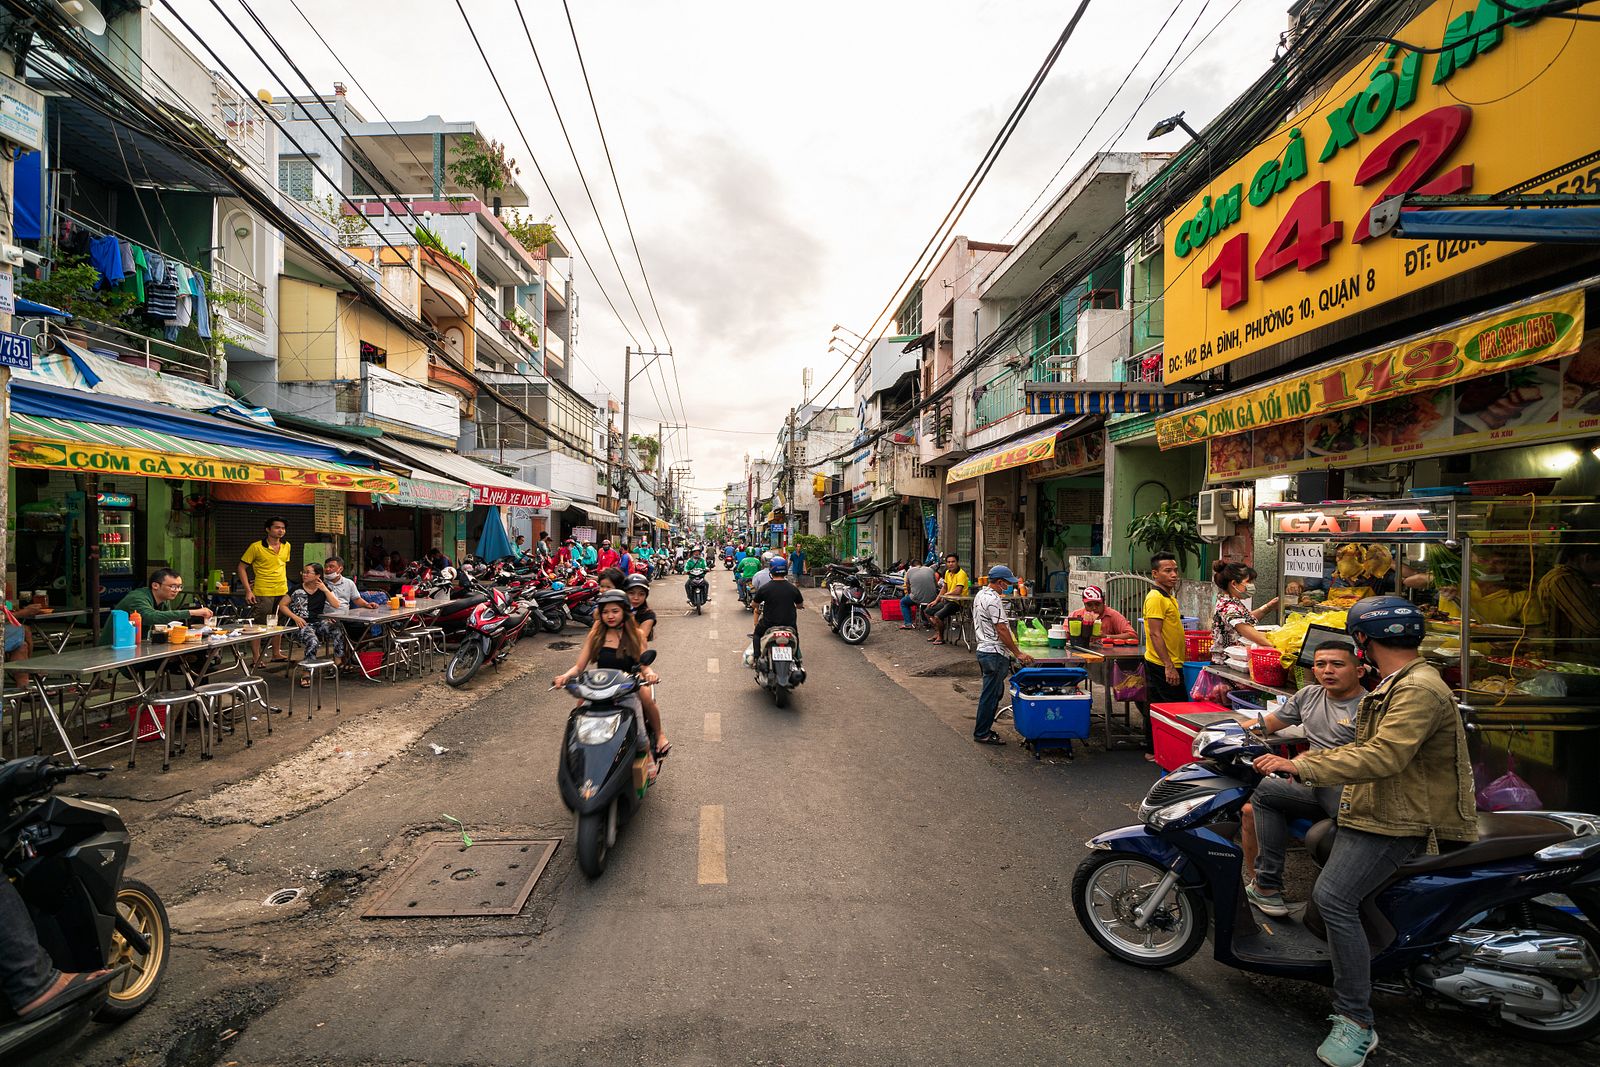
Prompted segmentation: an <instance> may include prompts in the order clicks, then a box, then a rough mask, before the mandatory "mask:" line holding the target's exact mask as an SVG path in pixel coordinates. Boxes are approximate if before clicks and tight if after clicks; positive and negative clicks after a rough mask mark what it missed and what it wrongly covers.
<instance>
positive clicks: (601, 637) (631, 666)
mask: <svg viewBox="0 0 1600 1067" xmlns="http://www.w3.org/2000/svg"><path fill="white" fill-rule="evenodd" d="M594 603H595V617H594V625H593V626H592V627H590V629H589V634H588V636H587V637H585V638H584V641H583V648H582V649H580V650H579V651H578V660H577V662H576V663H574V664H573V665H572V669H571V670H570V671H568V672H567V673H565V674H561V675H557V676H556V679H555V685H556V687H557V688H564V687H565V686H566V684H567V683H568V682H570V681H572V679H574V678H576V677H577V676H578V675H580V674H582V673H583V672H584V671H585V670H586V669H588V667H589V666H590V665H593V666H595V667H597V668H599V669H601V670H620V671H631V670H635V669H639V657H640V656H642V655H644V650H645V639H644V635H643V634H642V633H640V632H639V625H638V623H636V622H634V621H633V614H632V611H631V608H632V605H630V604H629V603H628V594H626V593H624V592H623V591H622V590H620V589H607V590H606V591H605V592H603V593H601V594H600V595H599V596H597V597H595V601H594ZM639 679H640V681H642V682H643V683H644V684H645V685H655V684H656V683H657V682H659V681H661V678H660V676H659V675H657V674H656V672H655V671H653V670H651V669H650V668H649V667H644V668H642V669H639ZM641 692H643V690H641ZM622 699H623V701H624V703H625V704H626V705H627V706H629V707H631V708H632V709H633V711H634V712H635V713H636V714H637V713H639V712H640V711H641V710H644V713H645V725H646V727H648V729H649V731H650V736H651V737H653V738H655V742H654V743H655V745H656V746H657V747H656V749H655V751H654V752H653V753H652V756H653V757H654V758H653V759H652V760H651V763H650V767H649V771H648V773H649V774H650V775H651V776H654V775H655V773H656V767H655V761H656V760H659V759H660V758H661V757H663V756H665V755H666V754H667V752H666V750H665V749H663V748H661V747H660V746H661V743H662V738H661V712H660V710H659V709H657V708H655V707H654V705H655V701H654V700H652V701H650V708H649V709H644V708H642V707H641V705H642V702H641V701H640V700H639V699H638V698H637V697H636V696H633V695H630V696H627V697H624V698H622Z"/></svg>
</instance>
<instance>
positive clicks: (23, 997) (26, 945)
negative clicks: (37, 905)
mask: <svg viewBox="0 0 1600 1067" xmlns="http://www.w3.org/2000/svg"><path fill="white" fill-rule="evenodd" d="M57 973H58V972H57V971H56V969H55V966H54V965H53V964H51V962H50V957H49V956H48V955H46V954H45V951H44V949H42V948H40V947H39V935H38V933H36V932H35V931H34V928H33V918H32V917H31V916H29V914H28V906H27V905H26V904H24V903H23V902H22V895H21V894H20V893H18V892H17V887H16V886H14V885H12V884H11V883H10V882H9V881H7V880H6V879H4V878H0V993H4V994H5V998H6V1000H8V1001H10V1002H11V1008H12V1010H13V1011H15V1010H17V1009H20V1008H21V1007H22V1006H23V1005H24V1004H26V1003H28V1002H29V1001H30V1000H32V999H33V998H35V997H37V996H38V995H39V994H40V993H43V992H44V990H45V987H46V986H48V985H49V984H50V983H51V982H54V981H55V980H56V974H57Z"/></svg>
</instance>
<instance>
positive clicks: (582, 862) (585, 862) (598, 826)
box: [578, 800, 617, 878]
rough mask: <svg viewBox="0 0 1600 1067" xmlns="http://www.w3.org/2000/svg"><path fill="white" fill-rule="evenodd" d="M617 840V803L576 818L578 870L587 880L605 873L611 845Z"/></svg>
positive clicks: (614, 802) (613, 802)
mask: <svg viewBox="0 0 1600 1067" xmlns="http://www.w3.org/2000/svg"><path fill="white" fill-rule="evenodd" d="M616 839H617V802H616V801H615V800H613V801H612V802H611V803H610V805H608V806H607V807H606V810H605V811H603V812H595V813H594V814H592V815H580V816H578V869H579V870H581V871H582V872H583V873H584V875H585V876H586V877H588V878H598V877H600V876H601V875H602V874H604V873H605V872H606V858H607V857H608V856H610V855H611V843H612V842H613V841H615V840H616Z"/></svg>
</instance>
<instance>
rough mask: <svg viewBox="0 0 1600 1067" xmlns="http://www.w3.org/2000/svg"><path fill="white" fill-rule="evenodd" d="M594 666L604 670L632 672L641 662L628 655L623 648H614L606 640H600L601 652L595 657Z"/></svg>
mask: <svg viewBox="0 0 1600 1067" xmlns="http://www.w3.org/2000/svg"><path fill="white" fill-rule="evenodd" d="M594 665H595V666H596V667H599V668H601V669H602V670H614V671H631V670H633V669H634V668H635V667H637V666H638V665H639V661H638V660H636V659H634V658H633V657H632V656H630V655H628V654H627V653H626V652H624V651H623V650H622V649H621V648H612V647H610V646H609V645H607V644H606V643H605V638H604V637H602V638H601V639H600V650H599V651H598V652H596V653H595V655H594Z"/></svg>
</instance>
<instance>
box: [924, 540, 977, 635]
mask: <svg viewBox="0 0 1600 1067" xmlns="http://www.w3.org/2000/svg"><path fill="white" fill-rule="evenodd" d="M971 585H972V582H971V581H970V580H969V579H968V578H967V572H966V571H964V570H962V569H961V559H960V557H959V556H957V555H956V554H955V553H954V552H947V553H945V557H944V575H943V577H942V578H941V579H940V582H939V595H938V596H936V597H934V598H933V603H932V604H929V605H928V606H927V608H926V609H924V611H923V614H924V615H926V616H927V617H928V619H929V620H930V621H931V622H932V623H933V636H932V637H930V638H928V641H929V643H930V644H935V645H942V644H944V628H945V625H946V624H947V623H948V622H949V621H950V616H952V615H954V614H955V613H956V612H957V611H958V610H959V609H960V605H959V604H956V603H955V602H954V601H951V600H949V599H947V598H948V597H953V596H965V595H966V593H967V590H968V588H970V587H971Z"/></svg>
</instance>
